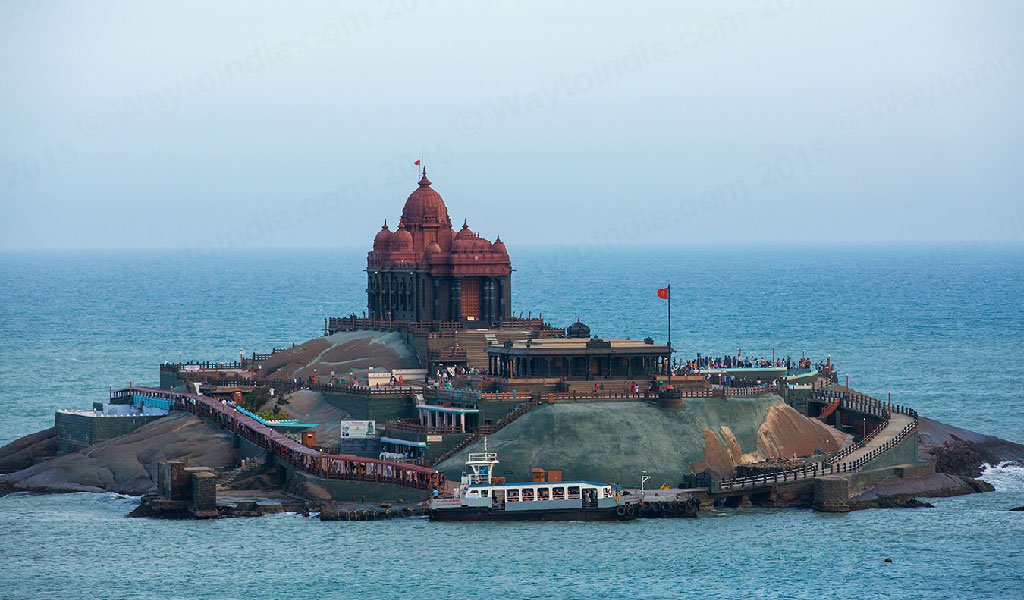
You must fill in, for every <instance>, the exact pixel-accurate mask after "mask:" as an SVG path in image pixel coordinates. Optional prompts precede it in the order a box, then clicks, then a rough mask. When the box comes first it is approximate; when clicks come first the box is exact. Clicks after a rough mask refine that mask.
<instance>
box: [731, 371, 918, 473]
mask: <svg viewBox="0 0 1024 600" xmlns="http://www.w3.org/2000/svg"><path fill="white" fill-rule="evenodd" d="M812 399H813V401H816V402H821V403H823V404H825V405H826V406H829V405H831V404H833V403H834V402H835V401H836V400H838V401H839V405H840V408H842V409H844V410H847V411H850V412H856V413H860V414H864V415H870V416H873V417H880V418H881V419H882V423H881V424H880V425H879V426H878V427H876V428H875V429H874V430H873V431H872V432H871V433H869V434H868V435H867V436H865V437H864V439H862V440H861V441H860V442H857V443H856V444H852V445H850V446H847V447H846V448H844V449H843V450H841V451H840V452H837V453H836V454H834V455H832V456H830V457H829V459H828V461H827V462H824V463H812V464H808V465H805V466H803V467H800V468H797V469H790V470H787V471H779V472H777V473H771V474H765V475H757V476H755V477H741V478H736V479H726V480H724V481H722V482H721V483H720V484H719V489H720V490H721V491H724V492H728V491H731V490H736V489H743V490H748V489H756V488H762V487H771V486H773V485H776V484H779V483H786V482H790V481H799V480H807V479H814V478H815V477H821V476H823V475H838V474H842V473H852V472H855V471H859V470H861V469H862V468H863V467H864V466H866V465H868V464H869V463H870V462H871V461H873V460H875V459H876V458H878V457H879V456H881V455H882V454H884V453H886V452H888V451H889V450H890V449H892V448H894V447H896V446H897V445H899V444H900V443H901V442H902V441H903V440H904V439H905V438H906V437H907V436H909V435H911V434H912V433H913V432H914V431H915V430H916V429H917V411H915V410H914V409H912V408H909V407H906V406H899V405H895V406H887V405H885V404H883V403H882V402H880V401H879V400H877V399H875V398H872V397H871V396H866V395H864V394H860V393H857V392H842V391H836V390H822V391H819V392H817V393H815V395H814V396H813V398H812Z"/></svg>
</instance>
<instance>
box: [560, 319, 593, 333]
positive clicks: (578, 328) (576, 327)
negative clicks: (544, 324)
mask: <svg viewBox="0 0 1024 600" xmlns="http://www.w3.org/2000/svg"><path fill="white" fill-rule="evenodd" d="M565 337H570V338H589V337H590V327H587V326H586V325H585V324H583V323H582V322H581V321H580V320H579V319H576V322H575V323H573V324H572V325H570V326H568V327H566V329H565Z"/></svg>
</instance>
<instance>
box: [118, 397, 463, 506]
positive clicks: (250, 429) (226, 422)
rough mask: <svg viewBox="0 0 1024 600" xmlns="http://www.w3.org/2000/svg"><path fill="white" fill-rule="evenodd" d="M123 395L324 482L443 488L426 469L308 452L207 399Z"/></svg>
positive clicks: (438, 476)
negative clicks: (210, 424) (192, 418)
mask: <svg viewBox="0 0 1024 600" xmlns="http://www.w3.org/2000/svg"><path fill="white" fill-rule="evenodd" d="M125 392H127V393H129V394H136V395H142V396H146V397H150V398H160V399H164V400H168V401H171V402H172V403H173V407H174V410H179V411H185V412H189V413H192V414H194V415H197V416H199V417H202V418H204V419H208V420H212V421H214V422H216V423H218V424H220V425H222V426H224V427H225V428H228V429H231V430H232V431H233V432H234V433H235V434H237V435H238V436H239V437H242V438H243V439H246V440H248V441H249V442H251V443H253V444H254V445H256V446H257V447H259V448H261V449H263V450H265V451H266V452H267V453H268V454H273V455H274V456H276V457H277V458H279V459H280V460H284V461H286V462H288V463H290V464H292V465H293V466H295V467H296V468H297V469H299V470H301V471H304V472H306V473H310V474H313V475H316V476H317V477H320V478H323V479H344V480H354V481H369V482H378V483H395V484H398V485H404V486H408V487H413V488H416V489H424V490H425V489H430V487H431V486H432V485H436V486H437V487H438V488H443V487H444V476H443V475H441V474H440V473H438V472H436V471H433V470H432V469H429V468H426V467H421V466H419V465H413V464H409V463H399V462H394V461H386V460H379V459H373V458H364V457H361V456H353V455H347V454H328V453H325V452H320V451H319V450H315V449H313V448H308V447H306V446H303V445H302V444H300V443H298V442H296V441H295V440H293V439H292V438H290V437H288V436H286V435H284V434H282V433H279V432H277V431H274V430H273V429H271V428H269V427H267V426H265V425H263V424H261V423H259V422H257V421H256V420H255V419H252V418H251V417H249V416H246V415H244V414H242V413H240V412H238V411H236V410H235V409H234V407H232V406H230V405H228V404H226V403H222V402H221V401H220V400H217V399H215V398H211V397H209V396H203V395H200V394H188V393H184V392H174V391H169V390H162V389H158V388H148V387H135V388H131V389H130V390H119V391H118V392H115V393H116V394H123V393H125ZM112 397H114V396H113V395H112Z"/></svg>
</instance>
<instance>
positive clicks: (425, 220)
mask: <svg viewBox="0 0 1024 600" xmlns="http://www.w3.org/2000/svg"><path fill="white" fill-rule="evenodd" d="M402 222H403V223H404V224H405V225H413V226H415V225H447V226H451V219H449V218H448V207H446V206H445V205H444V199H442V198H441V194H438V193H437V192H436V191H434V188H432V187H430V180H429V179H427V173H426V171H424V172H423V177H422V178H421V179H420V184H419V187H418V188H416V190H415V191H413V193H411V194H409V198H408V199H406V201H405V208H403V209H402Z"/></svg>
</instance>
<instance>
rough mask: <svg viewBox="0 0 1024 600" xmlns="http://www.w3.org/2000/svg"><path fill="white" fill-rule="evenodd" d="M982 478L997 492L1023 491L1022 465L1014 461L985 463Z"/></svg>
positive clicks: (1023, 468)
mask: <svg viewBox="0 0 1024 600" xmlns="http://www.w3.org/2000/svg"><path fill="white" fill-rule="evenodd" d="M982 469H984V470H983V471H982V473H981V477H979V478H978V479H982V480H984V481H987V482H989V483H991V484H992V486H993V487H995V488H996V491H999V492H1024V465H1021V464H1019V463H1015V462H1001V463H999V464H998V465H995V466H992V465H989V464H985V465H983V466H982Z"/></svg>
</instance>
